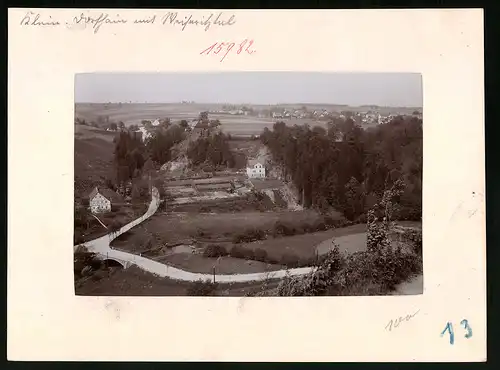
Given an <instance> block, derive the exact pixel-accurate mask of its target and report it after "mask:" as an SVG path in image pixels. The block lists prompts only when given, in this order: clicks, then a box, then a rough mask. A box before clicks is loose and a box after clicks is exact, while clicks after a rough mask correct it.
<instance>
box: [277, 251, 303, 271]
mask: <svg viewBox="0 0 500 370" xmlns="http://www.w3.org/2000/svg"><path fill="white" fill-rule="evenodd" d="M280 264H282V265H285V266H286V267H289V268H295V267H297V266H298V265H299V257H298V256H297V255H295V254H292V253H285V254H283V255H282V256H281V259H280Z"/></svg>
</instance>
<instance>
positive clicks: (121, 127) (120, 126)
mask: <svg viewBox="0 0 500 370" xmlns="http://www.w3.org/2000/svg"><path fill="white" fill-rule="evenodd" d="M118 128H119V129H120V130H124V129H125V123H123V121H120V122H118Z"/></svg>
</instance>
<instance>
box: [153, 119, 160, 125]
mask: <svg viewBox="0 0 500 370" xmlns="http://www.w3.org/2000/svg"><path fill="white" fill-rule="evenodd" d="M152 125H153V126H159V125H160V120H158V119H155V120H154V121H153V123H152Z"/></svg>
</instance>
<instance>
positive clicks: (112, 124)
mask: <svg viewBox="0 0 500 370" xmlns="http://www.w3.org/2000/svg"><path fill="white" fill-rule="evenodd" d="M109 128H110V129H111V130H113V131H116V130H117V128H118V126H117V125H116V123H115V122H111V123H110V124H109Z"/></svg>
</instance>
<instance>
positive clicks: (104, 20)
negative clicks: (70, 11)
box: [66, 13, 128, 33]
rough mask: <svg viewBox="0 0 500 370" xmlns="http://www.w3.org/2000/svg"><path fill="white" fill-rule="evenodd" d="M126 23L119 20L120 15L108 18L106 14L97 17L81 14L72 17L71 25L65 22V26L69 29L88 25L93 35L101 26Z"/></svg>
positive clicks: (125, 20) (123, 20) (122, 19)
mask: <svg viewBox="0 0 500 370" xmlns="http://www.w3.org/2000/svg"><path fill="white" fill-rule="evenodd" d="M127 22H128V20H127V19H124V18H121V17H120V14H116V15H115V16H110V15H109V14H108V13H101V14H99V15H98V16H94V17H91V16H89V15H85V14H83V13H81V14H80V15H79V16H76V17H73V23H70V22H66V25H67V26H69V27H71V26H74V25H76V26H78V25H82V26H83V27H86V26H87V25H88V26H90V27H92V28H93V30H94V33H97V32H98V31H99V29H100V28H101V26H102V25H103V24H126V23H127Z"/></svg>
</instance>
